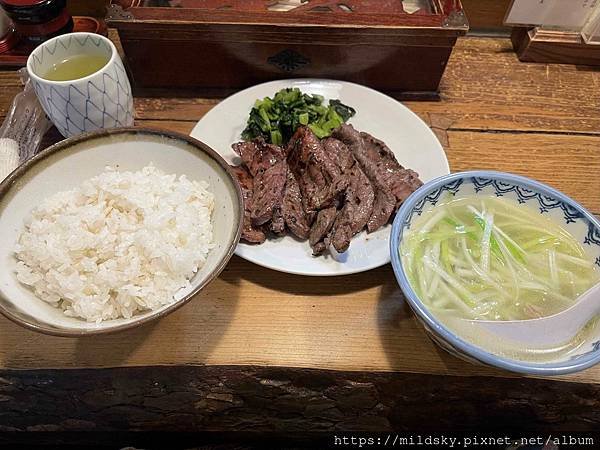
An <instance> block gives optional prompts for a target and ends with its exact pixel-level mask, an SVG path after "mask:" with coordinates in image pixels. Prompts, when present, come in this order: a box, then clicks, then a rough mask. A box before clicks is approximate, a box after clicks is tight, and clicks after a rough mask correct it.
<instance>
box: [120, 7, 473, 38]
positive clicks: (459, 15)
mask: <svg viewBox="0 0 600 450" xmlns="http://www.w3.org/2000/svg"><path fill="white" fill-rule="evenodd" d="M113 5H114V6H113V9H112V12H111V13H109V21H110V22H111V23H115V24H118V23H120V22H126V21H128V22H131V21H135V22H163V23H166V22H168V23H173V22H177V23H188V24H189V23H210V24H244V25H284V26H300V27H309V26H327V27H357V28H388V29H407V28H408V29H423V30H439V31H442V30H444V31H446V32H453V33H454V34H464V33H465V32H466V31H467V30H468V22H467V19H466V16H465V13H464V11H463V7H462V4H461V1H460V0H113ZM115 7H116V9H115ZM121 8H122V10H123V13H122V14H120V13H119V11H120V9H121Z"/></svg>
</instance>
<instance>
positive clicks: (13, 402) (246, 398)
mask: <svg viewBox="0 0 600 450" xmlns="http://www.w3.org/2000/svg"><path fill="white" fill-rule="evenodd" d="M20 89H21V88H20V86H19V83H18V81H17V76H16V74H15V73H14V72H3V73H0V116H2V115H4V114H5V112H6V109H7V107H8V105H9V104H10V101H11V99H12V97H13V96H14V95H15V94H16V93H17V92H18V91H19V90H20ZM217 102H218V100H213V99H206V98H195V97H186V98H171V97H169V96H168V93H165V94H164V96H163V97H154V98H150V97H143V96H142V97H138V98H136V103H135V105H136V115H137V117H136V119H137V124H138V125H141V126H150V127H159V128H166V129H169V130H177V131H180V132H183V133H189V131H190V130H191V129H192V127H193V125H194V124H195V123H196V121H197V120H198V119H200V118H201V117H202V115H203V114H205V113H206V112H207V111H208V110H210V109H211V108H212V107H213V106H214V105H215V104H216V103H217ZM406 105H407V106H408V107H410V108H411V109H412V110H413V111H415V112H416V113H417V114H418V115H419V116H420V117H422V118H423V120H425V121H426V122H427V123H428V124H429V125H430V126H431V128H432V129H433V130H434V131H435V133H436V134H437V136H438V137H439V139H440V141H441V142H442V143H443V145H444V147H445V149H446V152H447V154H448V157H449V160H450V164H451V168H452V170H453V171H460V170H466V169H496V170H504V171H510V172H515V173H519V174H524V175H527V176H530V177H533V178H536V179H539V180H541V181H543V182H547V183H549V184H551V185H553V186H555V187H556V188H558V189H561V190H563V191H564V192H566V193H567V194H569V195H571V196H573V197H574V198H575V199H576V200H578V201H580V202H581V203H582V204H583V205H585V206H586V207H587V208H589V209H590V210H591V211H592V212H594V213H595V214H600V109H599V108H600V72H599V71H598V69H591V68H587V67H575V66H560V65H555V66H546V65H533V64H522V63H519V62H518V60H517V58H516V56H515V55H514V53H513V52H512V48H511V45H510V42H509V40H508V39H507V38H474V37H467V38H463V39H461V40H460V41H459V43H458V45H457V47H456V50H455V51H454V53H453V55H452V58H451V61H450V64H449V66H448V68H447V71H446V74H445V77H444V79H443V83H442V86H441V95H440V98H439V100H435V101H418V102H417V101H408V102H406ZM67 369H73V370H67ZM599 405H600V366H598V367H596V368H592V369H589V370H586V371H583V372H581V373H578V374H573V375H570V376H564V377H560V378H554V379H534V378H527V377H520V376H516V375H513V374H509V373H506V372H502V371H499V370H495V369H491V368H486V367H483V366H475V365H471V364H469V363H466V362H463V361H461V360H459V359H456V358H454V357H452V356H450V355H448V354H446V353H445V352H444V351H442V350H440V349H439V348H438V347H437V346H436V345H434V344H433V343H432V342H431V341H430V340H429V339H428V338H427V336H426V334H425V333H424V331H423V329H422V328H421V327H420V326H419V325H418V324H417V322H416V320H415V318H414V316H413V314H412V313H411V311H410V310H409V309H408V307H407V306H406V304H405V303H404V302H403V297H402V293H401V291H400V290H399V288H398V286H397V284H396V281H395V280H394V276H393V273H392V270H391V268H390V267H389V266H386V267H382V268H380V269H377V270H373V271H370V272H368V273H363V274H359V275H353V276H346V277H337V278H324V279H317V278H303V277H299V276H292V275H286V274H281V273H277V272H274V271H271V270H268V269H264V268H261V267H258V266H256V265H253V264H250V263H248V262H246V261H244V260H242V259H240V258H238V257H234V258H233V259H232V260H231V262H230V264H229V265H228V267H227V268H226V269H225V271H224V272H223V274H222V275H221V276H220V277H219V278H218V279H217V280H216V281H215V282H213V283H212V284H211V285H210V286H209V287H208V288H206V289H205V290H204V291H203V292H202V293H201V294H199V295H198V296H197V298H195V299H194V300H193V301H192V302H190V303H189V304H188V305H186V306H185V307H183V308H181V309H180V310H178V311H176V312H175V313H173V314H172V315H170V316H169V317H167V318H165V319H163V320H160V321H158V322H155V323H152V324H150V325H148V326H144V327H143V328H141V329H137V330H134V331H130V332H123V333H119V334H116V335H109V336H99V337H94V338H87V339H66V338H56V337H49V336H44V335H40V334H36V333H33V332H31V331H27V330H25V329H22V328H20V327H18V326H17V325H15V324H13V323H11V322H9V321H8V320H5V319H0V430H2V429H7V427H14V428H16V429H60V430H63V429H67V430H68V429H83V430H89V429H117V430H118V429H128V428H129V429H140V430H152V429H168V430H183V429H185V430H200V429H216V430H218V429H229V430H242V429H246V430H247V429H254V430H288V429H289V430H334V429H349V428H351V429H360V430H382V429H396V430H399V429H410V428H411V427H415V426H423V424H430V426H431V427H433V428H434V429H435V430H438V431H439V430H442V429H452V428H454V429H456V428H457V427H458V428H459V429H460V428H477V429H479V430H481V429H483V428H486V427H489V426H492V425H489V424H492V422H493V421H494V420H496V424H497V423H498V421H500V423H501V424H504V425H506V426H510V427H512V428H513V429H521V428H525V429H531V428H532V427H537V428H543V427H545V428H548V429H552V430H560V429H574V428H575V429H582V430H591V429H594V428H596V427H598V425H599V424H600V409H599V408H598V406H599ZM527 427H529V428H527Z"/></svg>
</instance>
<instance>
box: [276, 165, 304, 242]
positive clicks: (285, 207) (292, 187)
mask: <svg viewBox="0 0 600 450" xmlns="http://www.w3.org/2000/svg"><path fill="white" fill-rule="evenodd" d="M281 212H282V214H283V219H284V220H285V223H286V225H287V226H288V228H289V229H290V231H291V232H292V233H294V234H295V235H296V236H297V237H299V238H300V239H308V235H309V233H310V224H309V222H308V217H307V215H306V213H305V212H304V208H303V206H302V195H301V194H300V186H298V181H297V180H296V177H295V176H294V174H293V173H292V171H291V170H288V173H287V183H286V185H285V194H284V195H283V203H282V204H281Z"/></svg>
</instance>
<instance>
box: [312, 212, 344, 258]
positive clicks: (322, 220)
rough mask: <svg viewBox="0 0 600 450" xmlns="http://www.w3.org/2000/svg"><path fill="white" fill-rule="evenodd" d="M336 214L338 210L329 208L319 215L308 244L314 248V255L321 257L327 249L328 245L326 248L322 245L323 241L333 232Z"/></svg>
mask: <svg viewBox="0 0 600 450" xmlns="http://www.w3.org/2000/svg"><path fill="white" fill-rule="evenodd" d="M336 213H337V209H336V208H335V206H330V207H329V208H325V209H322V210H321V211H319V213H318V214H317V218H316V219H315V223H313V225H312V227H311V229H310V235H309V237H308V242H309V244H310V246H311V247H312V248H313V255H315V256H316V255H320V254H321V253H323V251H325V249H326V248H327V245H326V244H325V246H323V245H322V244H323V240H324V239H325V237H326V236H327V233H329V230H331V227H332V225H333V221H334V220H335V216H336Z"/></svg>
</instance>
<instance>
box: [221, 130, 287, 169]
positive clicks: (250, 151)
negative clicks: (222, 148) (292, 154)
mask: <svg viewBox="0 0 600 450" xmlns="http://www.w3.org/2000/svg"><path fill="white" fill-rule="evenodd" d="M231 147H232V148H233V151H234V152H236V153H237V154H238V155H240V158H242V163H243V164H244V165H245V166H246V167H247V168H248V170H249V171H250V173H251V174H252V176H253V177H256V176H257V175H258V174H259V173H260V172H264V171H265V170H267V169H268V168H269V167H272V166H274V165H275V164H276V163H277V162H279V161H282V160H284V159H285V152H284V151H283V149H282V148H281V147H278V146H276V145H273V144H267V143H266V142H265V140H264V139H262V138H257V139H254V140H252V141H248V142H238V143H237V144H233V145H232V146H231Z"/></svg>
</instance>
